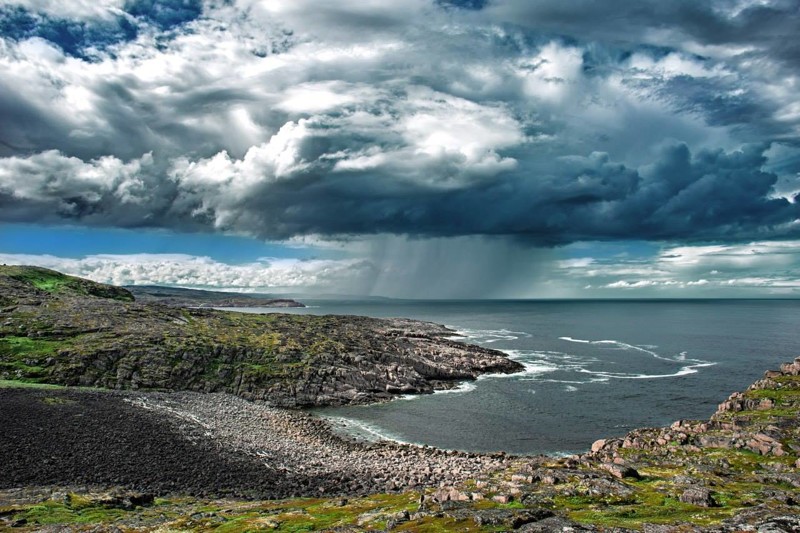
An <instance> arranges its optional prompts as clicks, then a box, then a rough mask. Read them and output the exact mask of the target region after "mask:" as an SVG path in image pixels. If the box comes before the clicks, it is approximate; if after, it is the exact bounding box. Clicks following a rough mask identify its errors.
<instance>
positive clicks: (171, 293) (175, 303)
mask: <svg viewBox="0 0 800 533" xmlns="http://www.w3.org/2000/svg"><path fill="white" fill-rule="evenodd" d="M125 289H126V290H127V291H129V292H130V293H131V294H133V296H134V297H135V298H136V301H137V302H143V303H159V304H162V305H169V306H172V307H305V305H303V304H302V303H300V302H298V301H295V300H291V299H287V298H269V297H266V296H261V295H257V294H239V293H235V292H223V291H204V290H199V289H184V288H179V287H161V286H157V285H130V286H126V287H125Z"/></svg>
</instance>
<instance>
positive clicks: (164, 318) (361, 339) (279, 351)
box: [0, 266, 522, 407]
mask: <svg viewBox="0 0 800 533" xmlns="http://www.w3.org/2000/svg"><path fill="white" fill-rule="evenodd" d="M0 295H2V296H0V298H2V301H1V302H0V303H1V304H2V308H0V379H7V380H8V379H10V380H25V381H33V382H41V383H55V384H62V385H80V386H94V387H103V388H112V389H159V390H192V391H202V392H214V391H223V392H230V393H233V394H236V395H238V396H241V397H244V398H248V399H261V400H267V401H269V402H270V403H272V404H273V405H279V406H287V407H299V406H321V405H333V404H345V403H366V402H374V401H380V400H386V399H390V398H392V397H393V396H395V395H397V394H401V393H402V394H405V393H428V392H432V391H433V390H434V389H437V388H448V387H452V386H454V385H455V384H456V383H457V382H458V381H461V380H470V379H475V378H476V377H477V376H478V375H480V374H484V373H498V372H502V373H511V372H517V371H520V370H521V369H522V366H521V365H519V364H518V363H516V362H514V361H511V360H509V359H508V358H507V357H506V356H505V354H503V353H502V352H498V351H494V350H488V349H484V348H480V347H477V346H471V345H467V344H463V343H460V342H456V341H453V340H450V339H449V338H448V337H450V336H452V335H453V334H454V332H452V331H450V330H448V329H447V328H445V327H443V326H438V325H435V324H429V323H424V322H417V321H411V320H402V319H392V320H378V319H372V318H366V317H345V316H299V315H284V314H269V315H250V314H241V313H230V312H222V311H214V310H206V309H182V308H175V307H170V306H164V305H159V304H152V303H141V302H135V301H132V300H133V298H132V296H131V295H130V293H129V292H128V291H126V290H125V289H121V288H118V287H110V286H107V285H101V284H97V283H93V282H90V281H87V280H80V279H78V278H72V277H69V276H64V275H62V274H59V273H58V272H54V271H50V270H46V269H40V268H34V267H5V266H3V267H0Z"/></svg>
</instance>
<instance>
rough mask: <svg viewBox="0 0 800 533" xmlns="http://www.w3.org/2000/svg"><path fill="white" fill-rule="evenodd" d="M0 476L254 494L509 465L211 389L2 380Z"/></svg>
mask: <svg viewBox="0 0 800 533" xmlns="http://www.w3.org/2000/svg"><path fill="white" fill-rule="evenodd" d="M0 427H3V428H4V431H3V432H2V434H0V456H2V457H4V460H5V462H6V466H5V467H4V469H3V472H2V474H0V488H2V489H8V488H13V487H18V486H24V485H33V486H40V485H62V486H67V485H70V486H74V485H86V486H98V487H102V486H121V487H125V488H127V489H130V490H137V491H143V492H150V493H155V494H166V493H170V492H178V493H181V494H189V495H193V496H209V495H214V496H225V495H227V496H236V497H247V498H259V499H274V498H287V497H296V496H320V495H326V496H331V495H340V496H344V495H349V496H356V495H366V494H371V493H375V492H390V491H396V490H409V489H413V490H420V489H424V488H426V487H434V486H438V484H440V483H447V484H455V483H461V482H464V481H466V480H467V479H471V478H475V477H479V476H481V475H484V474H486V473H489V472H493V471H497V470H500V469H502V468H503V467H505V466H506V465H507V461H508V457H507V456H505V455H503V454H497V455H494V456H490V455H476V454H467V453H460V452H448V451H443V450H438V449H434V448H431V447H418V446H407V445H401V444H395V443H391V442H385V441H384V442H380V443H375V444H364V443H357V442H354V441H349V440H347V439H344V438H342V437H340V436H338V435H336V434H335V433H334V432H333V431H332V430H331V428H330V426H329V425H328V424H327V423H326V422H325V421H324V420H322V419H319V418H316V417H313V416H311V415H309V414H306V413H303V412H300V411H290V410H285V409H278V408H274V407H270V406H268V405H266V404H264V403H262V402H251V401H247V400H244V399H241V398H238V397H236V396H233V395H230V394H225V393H215V394H201V393H192V392H179V393H132V392H114V391H81V390H37V389H25V388H5V389H0Z"/></svg>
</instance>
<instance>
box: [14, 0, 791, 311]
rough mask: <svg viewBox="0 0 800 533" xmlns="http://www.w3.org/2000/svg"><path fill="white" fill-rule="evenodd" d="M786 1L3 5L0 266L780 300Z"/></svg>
mask: <svg viewBox="0 0 800 533" xmlns="http://www.w3.org/2000/svg"><path fill="white" fill-rule="evenodd" d="M799 36H800V3H799V2H797V0H709V1H706V2H696V1H688V0H674V1H670V2H663V1H656V0H640V1H637V2H629V1H627V0H626V1H623V0H602V1H600V0H597V1H592V0H576V1H573V2H563V1H561V0H558V1H556V0H407V1H405V2H395V1H389V0H335V1H334V0H71V1H69V2H63V1H59V0H0V262H3V263H9V264H10V263H16V264H37V265H42V266H47V267H50V268H55V269H58V270H61V271H64V272H68V273H71V274H76V275H81V276H85V277H89V278H91V279H95V280H97V281H103V282H111V283H117V284H167V285H180V286H188V287H199V288H210V289H227V290H236V291H246V292H267V293H298V294H307V295H309V296H311V295H315V294H323V293H325V294H332V293H338V294H349V295H374V296H390V297H401V298H653V297H678V298H693V297H797V296H800V203H798V201H797V200H798V199H800V197H798V194H800V97H798V95H800V37H799Z"/></svg>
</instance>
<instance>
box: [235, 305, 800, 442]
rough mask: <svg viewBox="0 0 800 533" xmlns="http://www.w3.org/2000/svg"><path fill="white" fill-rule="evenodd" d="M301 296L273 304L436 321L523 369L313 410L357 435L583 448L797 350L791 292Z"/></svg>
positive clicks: (707, 412)
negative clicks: (741, 295) (299, 300)
mask: <svg viewBox="0 0 800 533" xmlns="http://www.w3.org/2000/svg"><path fill="white" fill-rule="evenodd" d="M303 302H304V303H305V304H306V305H308V307H306V308H299V309H288V310H287V309H281V310H279V311H280V312H290V313H298V314H344V315H365V316H372V317H406V318H414V319H419V320H426V321H431V322H436V323H438V324H443V325H446V326H448V327H450V328H452V329H453V330H454V331H455V332H457V333H458V334H459V335H461V336H462V337H461V338H462V340H464V341H465V342H470V343H475V344H479V345H481V346H486V347H489V348H494V349H497V350H501V351H503V352H505V353H507V354H508V355H509V357H511V358H512V359H514V360H516V361H519V362H520V363H522V364H523V365H524V366H525V371H524V372H520V373H518V374H514V375H508V376H506V375H489V376H483V377H481V378H479V379H478V380H477V381H472V382H465V383H462V384H461V385H460V386H459V387H458V388H456V389H454V390H450V391H444V392H437V393H434V394H427V395H408V396H403V397H401V398H398V399H397V400H394V401H391V402H388V403H383V404H377V405H369V406H348V407H336V408H325V409H316V410H314V412H315V413H316V414H317V415H320V416H323V417H326V418H328V419H329V420H330V421H331V422H332V423H333V424H334V426H335V427H336V428H337V430H339V431H343V432H346V433H348V434H350V435H352V436H355V437H357V438H361V439H366V440H379V439H390V440H395V441H399V442H407V443H415V444H425V445H432V446H436V447H439V448H444V449H456V450H464V451H480V452H494V451H505V452H509V453H515V454H549V455H565V454H572V453H579V452H583V451H586V450H587V449H588V448H589V447H590V446H591V444H592V442H594V441H595V440H597V439H600V438H608V437H614V436H622V435H624V434H625V433H627V432H628V431H630V430H631V429H634V428H639V427H649V426H663V425H668V424H670V423H671V422H673V421H675V420H679V419H707V418H708V417H709V416H711V415H712V414H713V413H714V411H715V410H716V407H717V405H718V404H719V403H720V402H722V401H723V400H725V399H726V398H727V397H728V395H729V394H731V393H732V392H734V391H739V390H743V389H744V388H746V387H747V386H748V385H749V384H750V383H752V382H753V381H755V380H756V379H758V378H759V377H761V376H762V375H763V373H764V371H765V370H767V369H770V368H777V367H778V365H779V364H780V363H781V362H785V361H790V360H792V359H793V358H794V357H796V356H798V355H800V334H799V333H798V332H800V300H635V301H631V300H608V301H597V300H583V301H576V300H547V301H529V300H525V301H508V300H503V301H486V300H479V301H466V300H457V301H428V300H425V301H411V300H367V301H359V300H305V299H304V300H303ZM237 310H238V311H245V312H256V313H267V312H275V311H276V310H275V309H259V308H248V309H237Z"/></svg>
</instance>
